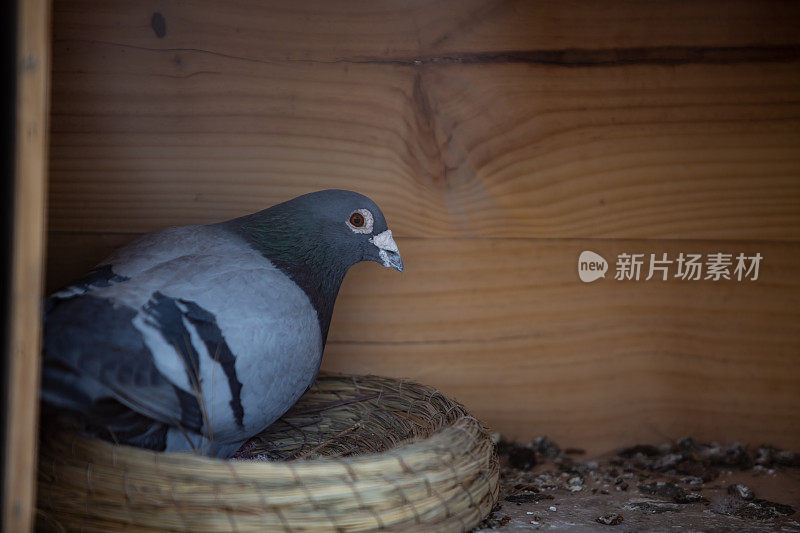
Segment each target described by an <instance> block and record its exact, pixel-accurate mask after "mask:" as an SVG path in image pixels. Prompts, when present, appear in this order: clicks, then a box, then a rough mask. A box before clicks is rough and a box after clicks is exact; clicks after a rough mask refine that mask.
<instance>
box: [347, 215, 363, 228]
mask: <svg viewBox="0 0 800 533" xmlns="http://www.w3.org/2000/svg"><path fill="white" fill-rule="evenodd" d="M350 223H351V224H352V225H353V226H355V227H356V228H360V227H363V226H364V216H363V215H362V214H361V213H353V214H352V215H350Z"/></svg>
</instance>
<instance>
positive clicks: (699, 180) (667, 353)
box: [47, 0, 800, 452]
mask: <svg viewBox="0 0 800 533" xmlns="http://www.w3.org/2000/svg"><path fill="white" fill-rule="evenodd" d="M53 15H54V16H53V18H54V40H53V41H54V42H53V46H54V49H53V78H52V93H53V104H52V133H51V141H52V142H51V148H50V154H51V155H50V198H49V244H48V250H49V255H48V274H47V281H48V288H49V289H50V290H52V289H55V288H57V287H58V286H59V285H61V284H63V283H66V282H68V281H69V280H70V279H71V278H74V277H76V276H77V275H79V274H81V273H83V272H84V271H85V270H86V269H88V268H89V267H91V266H92V265H93V264H95V263H96V262H97V261H99V260H100V259H102V258H103V257H104V256H105V255H106V254H107V253H109V252H110V251H111V250H112V249H114V248H115V247H117V246H119V245H122V244H124V243H126V242H128V241H129V240H131V239H132V238H134V237H135V236H137V235H139V234H141V233H143V232H148V231H151V230H155V229H158V228H161V227H164V226H168V225H179V224H189V223H193V224H194V223H209V222H214V221H219V220H223V219H227V218H231V217H236V216H239V215H242V214H245V213H249V212H252V211H256V210H259V209H262V208H265V207H267V206H269V205H272V204H274V203H277V202H280V201H283V200H286V199H289V198H291V197H294V196H296V195H299V194H302V193H306V192H309V191H312V190H316V189H322V188H348V189H355V190H358V191H360V192H363V193H365V194H367V195H369V196H371V197H372V198H373V199H374V200H375V201H376V202H377V203H378V204H379V205H381V206H382V208H383V211H384V213H385V214H386V216H387V218H388V220H389V223H390V227H391V228H392V229H393V231H394V233H395V235H396V240H397V242H398V245H399V247H400V250H401V252H402V254H403V257H404V260H405V264H406V271H405V272H404V273H403V274H402V275H398V274H397V273H396V272H393V271H389V270H386V269H382V268H379V267H377V266H376V265H375V264H372V263H369V264H362V265H357V266H356V267H354V268H353V269H352V270H351V272H350V274H349V275H348V278H347V279H346V281H345V284H344V286H343V288H342V292H341V295H340V298H339V301H338V303H337V307H336V312H335V316H334V320H333V325H332V330H331V335H330V338H329V343H328V347H327V350H326V355H325V360H324V368H327V369H329V370H335V371H344V372H357V373H377V374H384V375H392V376H402V377H409V378H413V379H416V380H420V381H422V382H425V383H428V384H431V385H434V386H437V387H440V388H441V389H442V390H443V391H444V392H446V393H448V394H450V395H453V396H454V397H456V398H457V399H459V400H461V401H462V402H464V403H465V404H466V405H467V406H468V407H469V408H471V409H472V410H473V411H474V413H475V414H476V415H477V416H479V417H481V418H482V419H484V420H485V421H487V422H488V423H489V424H490V425H492V426H493V427H494V428H495V429H497V430H499V431H501V432H503V433H505V434H507V435H508V436H511V437H517V438H529V437H532V436H534V435H538V434H547V435H549V436H550V437H551V438H554V439H555V440H557V441H558V442H561V443H562V444H564V445H570V446H581V447H584V448H587V449H588V450H590V451H591V452H601V451H605V450H608V449H611V448H613V447H616V446H620V445H624V444H631V443H635V442H638V441H644V442H661V441H663V440H664V439H666V438H679V437H681V436H685V435H692V436H696V437H699V438H703V439H717V440H719V441H730V440H734V439H737V440H744V441H750V442H751V443H753V444H760V443H761V442H772V443H775V444H778V445H781V446H789V447H795V448H797V447H800V385H798V383H800V267H798V265H799V264H800V32H799V31H798V27H800V4H797V3H787V2H769V1H766V2H754V1H737V0H726V1H708V0H698V1H694V2H678V1H675V2H647V1H621V0H620V1H618V2H564V1H561V0H559V1H551V2H527V1H519V2H514V1H512V2H489V1H478V0H466V1H464V0H447V1H445V0H442V1H432V2H422V1H410V2H409V1H405V0H403V1H399V0H364V1H347V2H325V1H318V2H304V1H301V2H289V3H287V2H265V1H261V0H247V1H239V2H223V1H219V0H217V1H190V2H169V1H160V0H159V1H156V0H146V1H142V2H135V1H128V2H122V1H107V0H102V1H101V0H87V1H68V0H56V1H55V4H54V13H53ZM583 250H592V251H595V252H597V253H599V254H601V255H603V256H604V257H606V259H608V260H609V261H610V262H611V270H610V271H609V273H608V274H607V276H606V279H600V280H598V281H596V282H594V283H590V284H589V283H582V282H581V281H580V280H579V278H578V275H577V259H578V255H579V254H580V252H581V251H583ZM664 252H667V253H668V254H669V257H672V258H674V257H676V256H677V255H678V254H679V253H681V252H683V253H702V254H708V253H715V252H725V253H733V254H738V253H740V252H743V253H746V254H748V255H750V254H755V253H760V254H761V255H762V256H763V257H764V259H763V262H762V264H761V269H760V273H759V279H758V280H756V281H741V282H739V281H735V280H731V281H726V280H723V281H719V282H714V281H710V280H708V281H704V280H700V281H684V280H680V279H674V277H672V276H671V279H670V280H668V281H661V280H658V279H653V280H650V281H644V280H640V281H638V282H636V281H615V280H614V279H613V274H614V272H613V270H614V268H615V267H614V263H615V261H616V258H617V255H618V254H620V253H644V254H647V255H648V256H649V254H650V253H655V254H658V255H659V257H660V254H662V253H664ZM643 277H644V276H643Z"/></svg>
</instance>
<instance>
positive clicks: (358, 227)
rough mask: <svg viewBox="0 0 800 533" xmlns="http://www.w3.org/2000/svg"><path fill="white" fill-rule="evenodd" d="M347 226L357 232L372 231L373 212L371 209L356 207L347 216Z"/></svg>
mask: <svg viewBox="0 0 800 533" xmlns="http://www.w3.org/2000/svg"><path fill="white" fill-rule="evenodd" d="M347 227H348V228H350V229H351V230H353V232H355V233H372V213H370V212H369V209H356V210H355V211H353V212H352V213H350V216H349V217H347Z"/></svg>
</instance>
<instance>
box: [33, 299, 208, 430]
mask: <svg viewBox="0 0 800 533" xmlns="http://www.w3.org/2000/svg"><path fill="white" fill-rule="evenodd" d="M135 316H136V310H134V309H131V308H129V307H127V306H124V305H115V304H114V303H113V302H112V301H110V300H108V299H105V298H101V297H97V296H95V295H93V294H85V295H81V296H76V297H74V298H70V299H66V300H63V301H59V302H57V305H54V306H53V307H52V308H51V309H50V311H49V312H48V313H47V316H46V318H45V335H44V346H43V348H44V368H43V384H42V385H43V386H42V397H43V399H44V401H45V402H46V403H49V404H50V405H54V406H56V407H62V408H67V409H70V410H73V411H78V412H82V413H84V414H87V415H93V414H97V413H98V409H99V407H100V406H101V405H102V404H103V403H104V402H105V403H107V400H110V399H114V400H117V401H118V402H121V403H122V404H124V405H126V406H128V407H130V408H131V409H133V410H134V411H136V412H138V413H140V414H142V415H145V416H147V417H149V418H152V419H153V420H157V421H161V422H164V423H166V424H169V425H174V426H182V427H185V428H189V429H193V430H195V431H197V430H199V429H200V427H201V426H202V421H203V417H202V413H201V409H200V406H199V404H198V401H197V399H196V397H195V396H194V395H193V394H192V393H191V392H189V391H186V390H184V389H182V388H180V387H178V386H177V385H176V384H175V383H174V382H173V381H172V380H170V379H169V378H168V377H166V376H165V375H163V374H162V373H161V372H160V371H159V369H158V367H157V366H156V364H155V361H154V358H153V354H152V353H151V352H150V350H149V349H148V348H147V346H146V345H145V343H144V339H143V336H142V334H141V333H140V332H139V331H138V330H137V329H136V328H135V327H134V325H133V319H134V317H135Z"/></svg>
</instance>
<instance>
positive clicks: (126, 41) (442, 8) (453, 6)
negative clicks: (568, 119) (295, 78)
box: [55, 0, 800, 62]
mask: <svg viewBox="0 0 800 533" xmlns="http://www.w3.org/2000/svg"><path fill="white" fill-rule="evenodd" d="M799 20H800V7H799V6H798V5H797V4H796V3H793V2H779V1H760V2H752V1H745V0H737V1H727V2H726V1H708V0H702V1H693V2H648V1H646V0H640V1H628V2H615V3H608V2H575V1H567V2H565V1H561V0H552V1H534V2H531V1H528V0H516V1H511V2H496V1H486V0H445V1H438V2H405V1H397V0H390V1H387V0H382V1H371V0H357V1H347V2H336V3H330V2H325V1H319V0H318V1H310V2H295V3H291V4H287V3H286V2H280V1H269V2H265V1H259V0H249V1H239V2H218V1H214V0H206V1H192V2H163V1H159V2H156V1H153V0H148V1H145V2H125V1H122V0H117V1H103V2H101V1H98V0H90V1H74V0H62V1H56V2H55V22H56V23H55V31H56V33H55V37H56V39H57V40H59V41H69V42H73V43H74V42H78V41H92V40H101V41H106V42H113V43H119V44H122V45H124V46H126V47H130V48H137V47H138V48H141V47H144V48H154V49H162V50H166V49H171V50H175V49H181V50H188V49H194V50H203V51H206V52H207V53H210V54H219V55H225V56H234V57H245V58H249V59H253V60H256V61H285V60H290V61H341V60H349V61H386V60H393V61H402V60H406V61H408V60H422V61H425V60H430V61H442V60H447V59H457V60H471V59H476V57H475V55H476V54H477V59H480V58H487V57H496V54H498V53H500V54H504V53H508V52H509V51H525V52H542V51H544V52H547V51H553V50H570V51H571V53H570V54H567V55H562V54H556V55H548V54H538V55H537V54H536V53H532V54H530V53H529V54H527V55H526V56H525V57H527V58H528V59H532V60H537V58H538V60H546V61H549V60H553V61H567V62H569V61H571V60H574V59H575V56H576V55H577V56H579V57H581V60H582V61H590V62H591V61H593V60H595V61H596V60H601V61H602V60H604V59H603V58H604V57H606V58H607V57H614V55H613V54H612V55H611V56H603V55H599V56H597V57H596V58H595V56H594V55H593V54H591V53H589V54H579V53H578V54H576V53H575V52H576V50H583V51H587V52H592V51H596V50H611V51H613V52H616V53H621V55H622V56H624V51H625V49H639V50H633V52H634V54H633V55H634V56H637V55H638V56H641V57H648V54H650V55H652V56H654V57H659V54H664V53H667V55H669V54H668V50H666V51H665V50H661V51H654V50H653V48H654V47H687V50H686V51H691V52H693V53H694V54H696V55H697V54H698V52H700V53H702V51H703V49H704V48H715V47H716V48H719V47H735V48H740V47H749V46H758V47H770V46H779V47H780V46H786V45H792V44H797V43H798V42H800V41H799V40H798V39H800V36H798V32H797V26H798V21H799ZM645 48H647V49H649V50H644V49H645ZM654 52H655V53H654ZM681 55H684V56H685V53H684V54H680V53H679V54H678V56H681ZM570 56H572V57H570Z"/></svg>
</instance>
